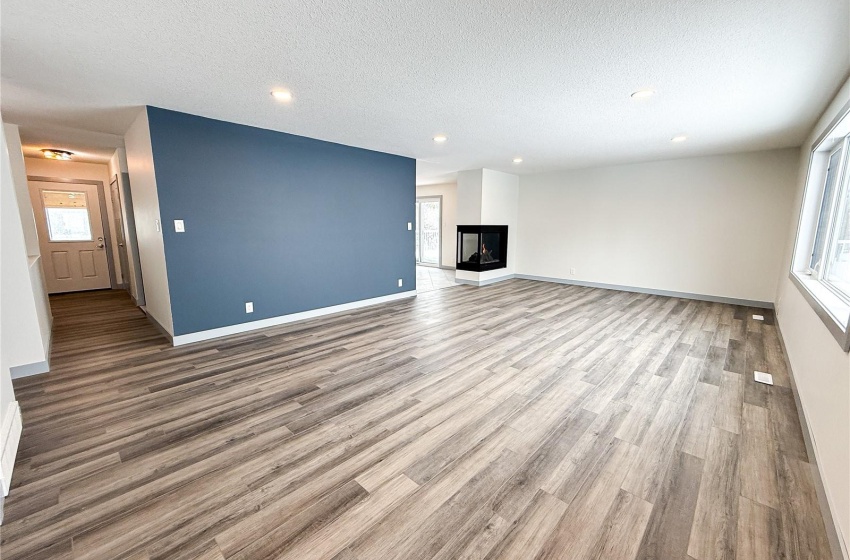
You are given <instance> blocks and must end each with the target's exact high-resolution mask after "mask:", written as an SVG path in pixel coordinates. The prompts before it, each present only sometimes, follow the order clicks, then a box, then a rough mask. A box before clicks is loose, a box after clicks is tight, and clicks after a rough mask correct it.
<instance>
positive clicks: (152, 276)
mask: <svg viewBox="0 0 850 560" xmlns="http://www.w3.org/2000/svg"><path fill="white" fill-rule="evenodd" d="M124 145H125V148H126V150H127V169H128V171H129V173H130V192H131V193H132V194H133V214H134V216H135V219H136V240H137V242H138V248H139V258H140V261H141V267H142V279H143V280H144V290H145V312H146V313H147V314H148V315H150V316H151V317H153V318H154V320H156V322H158V323H159V324H160V326H162V327H163V328H164V329H165V330H166V331H168V332H169V333H170V334H174V323H173V319H172V315H171V295H170V292H169V289H168V273H167V269H166V266H165V244H164V242H163V239H162V231H161V228H159V229H158V228H157V224H161V222H162V218H161V217H160V214H159V195H158V194H157V190H156V173H155V172H154V163H153V148H152V147H151V132H150V126H149V125H148V113H147V110H142V111H140V113H139V116H138V117H137V118H136V120H135V121H133V124H132V125H131V126H130V129H129V130H128V131H127V134H126V135H125V136H124Z"/></svg>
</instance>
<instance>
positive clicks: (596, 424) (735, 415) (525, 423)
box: [0, 280, 830, 560]
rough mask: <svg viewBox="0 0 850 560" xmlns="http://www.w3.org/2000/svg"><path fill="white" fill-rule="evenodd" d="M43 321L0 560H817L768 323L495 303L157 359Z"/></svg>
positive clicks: (799, 449) (95, 301) (507, 297)
mask: <svg viewBox="0 0 850 560" xmlns="http://www.w3.org/2000/svg"><path fill="white" fill-rule="evenodd" d="M51 305H52V307H53V312H54V316H55V337H54V344H53V361H52V366H53V369H52V372H51V373H49V374H46V375H42V376H36V377H30V378H25V379H21V380H18V381H17V382H16V383H15V389H16V395H17V398H18V399H19V400H20V402H21V406H22V408H23V416H24V426H25V428H24V434H23V438H22V441H21V447H20V450H19V456H18V457H19V458H18V463H17V466H16V468H15V474H14V481H13V489H12V492H11V494H10V495H9V497H8V498H7V500H6V512H5V513H6V519H5V522H4V525H3V527H2V545H1V546H2V549H0V556H2V558H3V560H13V559H18V558H53V559H64V558H109V559H112V558H133V559H159V558H168V559H188V558H197V559H201V558H203V559H207V560H213V559H216V560H221V559H249V558H252V559H262V558H286V559H297V560H305V559H310V560H312V559H322V558H325V559H336V560H367V559H375V560H378V559H380V560H391V559H405V560H413V559H426V558H440V559H473V558H511V559H522V560H531V559H553V558H564V559H571V560H580V559H585V558H587V559H591V558H593V559H606V560H629V559H635V558H638V559H658V560H687V559H696V560H711V559H720V558H723V559H732V558H740V559H746V560H759V559H771V560H775V559H778V558H787V559H827V558H829V557H830V556H829V550H828V543H827V538H826V534H825V530H824V525H823V520H822V518H821V515H820V512H819V509H818V503H817V498H816V494H815V489H814V486H813V480H812V475H811V470H810V465H809V463H808V457H807V454H806V448H805V445H804V441H803V438H802V434H801V430H800V425H799V420H798V417H797V411H796V409H795V405H794V399H793V396H792V393H791V389H790V382H789V376H788V372H787V370H786V366H785V362H784V358H783V355H782V350H781V347H780V342H779V338H778V335H777V330H776V327H775V326H774V323H773V316H772V314H771V313H770V312H766V311H760V310H754V309H748V308H744V307H734V306H729V305H722V304H716V303H707V302H698V301H692V300H684V299H676V298H666V297H658V296H650V295H644V294H634V293H626V292H616V291H607V290H601V289H590V288H582V287H576V286H564V285H557V284H548V283H541V282H532V281H525V280H511V281H508V282H503V283H500V284H495V285H492V286H487V287H483V288H473V287H469V286H458V287H456V288H452V289H447V290H435V291H432V292H430V293H426V294H421V295H420V296H418V297H417V298H415V299H411V300H404V301H400V302H395V303H391V304H387V305H382V306H378V307H373V308H367V309H363V310H359V311H355V312H350V313H346V314H344V315H337V316H333V317H328V318H323V319H317V320H311V321H307V322H303V323H298V324H292V325H287V326H282V327H276V328H272V329H267V330H263V331H255V332H251V333H246V334H244V335H238V336H234V337H229V338H223V339H219V340H215V341H209V342H205V343H200V344H195V345H190V346H184V347H178V348H172V347H170V346H169V345H168V344H167V342H166V341H165V340H164V339H163V338H162V337H161V336H160V335H159V334H158V332H157V331H156V329H155V328H153V327H152V326H151V325H150V324H149V323H148V322H147V320H146V319H145V318H144V316H143V315H142V313H141V312H140V311H139V310H138V309H136V308H134V307H133V306H132V305H131V304H130V301H129V300H128V299H127V297H126V296H125V295H123V294H121V293H115V292H95V293H88V294H75V295H65V296H59V297H54V298H52V299H51ZM754 312H758V313H764V314H765V320H764V321H756V320H753V319H752V314H753V313H754ZM754 369H758V370H762V371H768V372H770V373H772V374H773V376H774V380H775V382H776V385H775V386H773V387H768V386H765V385H758V384H756V383H755V382H753V380H752V370H754Z"/></svg>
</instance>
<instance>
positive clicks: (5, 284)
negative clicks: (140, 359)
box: [0, 124, 51, 373]
mask: <svg viewBox="0 0 850 560" xmlns="http://www.w3.org/2000/svg"><path fill="white" fill-rule="evenodd" d="M2 136H3V149H2V156H0V157H2V167H3V171H2V186H1V187H2V191H3V193H2V196H3V199H2V224H3V231H2V241H0V255H2V257H0V258H1V259H2V262H0V278H1V279H2V280H0V284H1V285H0V300H2V317H0V322H1V323H2V325H3V339H2V342H0V353H2V355H3V358H4V360H3V361H4V363H5V364H6V366H7V367H9V368H12V369H14V370H18V371H20V372H24V373H42V372H44V371H46V369H47V362H48V359H49V355H48V353H49V349H50V327H51V317H50V309H49V304H48V302H47V296H46V293H45V291H44V287H43V286H44V282H43V275H42V273H41V267H40V263H39V255H38V253H37V252H36V253H35V254H29V251H28V248H27V243H26V239H25V237H24V223H23V221H22V219H21V217H22V215H23V216H25V217H28V218H29V219H31V217H32V215H31V213H30V214H27V213H26V212H24V211H23V209H25V208H27V207H29V195H28V194H25V195H24V196H25V197H26V198H25V199H24V200H20V199H19V198H18V191H20V190H23V192H24V193H26V180H25V176H24V175H23V173H22V170H21V169H20V168H21V167H22V159H23V154H22V152H21V139H20V134H19V133H18V127H17V126H15V125H9V124H4V125H3V134H2ZM16 181H17V182H18V183H19V182H20V181H23V182H24V184H23V186H22V185H20V184H16ZM36 251H37V247H36Z"/></svg>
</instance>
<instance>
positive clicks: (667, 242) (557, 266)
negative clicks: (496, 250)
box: [518, 149, 799, 302]
mask: <svg viewBox="0 0 850 560" xmlns="http://www.w3.org/2000/svg"><path fill="white" fill-rule="evenodd" d="M798 165H799V158H798V150H796V149H787V150H774V151H766V152H754V153H743V154H733V155H725V156H712V157H698V158H687V159H677V160H669V161H659V162H650V163H640V164H633V165H619V166H610V167H600V168H594V169H585V170H577V171H563V172H556V173H547V174H538V175H526V176H523V177H522V178H521V182H520V197H519V199H520V200H519V228H520V238H519V257H520V259H519V264H518V267H519V268H518V271H519V273H521V274H527V275H533V276H543V277H551V278H558V279H568V280H579V281H586V282H597V283H603V284H613V285H619V286H629V287H637V288H646V289H654V290H664V291H671V292H684V293H691V294H701V295H707V296H720V297H727V298H736V299H743V300H754V301H760V302H772V301H773V298H774V294H775V293H776V286H777V275H778V274H779V269H780V266H781V262H782V251H783V249H784V247H783V245H782V243H778V242H777V239H783V240H784V238H785V237H784V236H785V230H786V228H787V217H788V215H789V213H790V210H791V203H792V196H793V192H794V188H795V180H796V174H797V168H798ZM571 268H575V270H576V273H575V274H574V275H573V274H571V273H570V269H571Z"/></svg>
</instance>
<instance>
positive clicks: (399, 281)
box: [398, 278, 404, 288]
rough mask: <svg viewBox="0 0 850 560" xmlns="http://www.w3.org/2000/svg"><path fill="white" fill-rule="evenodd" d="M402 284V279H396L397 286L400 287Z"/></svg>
mask: <svg viewBox="0 0 850 560" xmlns="http://www.w3.org/2000/svg"><path fill="white" fill-rule="evenodd" d="M402 284H404V281H403V280H402V279H401V278H399V279H398V287H399V288H401V285H402Z"/></svg>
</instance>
